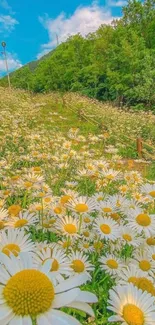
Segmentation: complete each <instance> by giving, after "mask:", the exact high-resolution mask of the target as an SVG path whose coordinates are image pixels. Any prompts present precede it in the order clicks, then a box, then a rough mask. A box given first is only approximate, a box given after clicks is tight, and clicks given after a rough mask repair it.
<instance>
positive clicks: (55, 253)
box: [34, 246, 72, 282]
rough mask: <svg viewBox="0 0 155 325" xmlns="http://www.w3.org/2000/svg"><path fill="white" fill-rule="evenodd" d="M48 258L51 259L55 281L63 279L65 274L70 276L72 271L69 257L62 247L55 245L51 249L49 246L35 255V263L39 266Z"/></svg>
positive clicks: (51, 270)
mask: <svg viewBox="0 0 155 325" xmlns="http://www.w3.org/2000/svg"><path fill="white" fill-rule="evenodd" d="M47 260H51V269H50V272H51V273H52V276H53V281H56V282H57V281H58V282H60V281H62V280H63V275H65V276H69V275H70V274H71V272H72V270H71V268H70V263H69V259H68V257H67V256H66V254H65V253H64V252H63V251H62V249H61V247H58V246H57V247H54V248H53V249H51V248H50V247H47V248H46V249H42V250H41V251H40V252H37V253H36V255H35V256H34V263H35V264H36V265H37V267H38V266H40V265H42V264H44V263H45V262H46V261H47Z"/></svg>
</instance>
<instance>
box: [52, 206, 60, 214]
mask: <svg viewBox="0 0 155 325" xmlns="http://www.w3.org/2000/svg"><path fill="white" fill-rule="evenodd" d="M54 212H55V213H56V214H60V213H61V212H62V208H61V207H55V208H54Z"/></svg>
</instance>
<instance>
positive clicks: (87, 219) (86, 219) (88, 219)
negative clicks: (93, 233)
mask: <svg viewBox="0 0 155 325" xmlns="http://www.w3.org/2000/svg"><path fill="white" fill-rule="evenodd" d="M83 220H84V222H85V223H90V221H91V220H90V218H89V217H85V218H84V219H83Z"/></svg>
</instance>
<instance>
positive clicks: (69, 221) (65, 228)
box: [55, 216, 79, 238]
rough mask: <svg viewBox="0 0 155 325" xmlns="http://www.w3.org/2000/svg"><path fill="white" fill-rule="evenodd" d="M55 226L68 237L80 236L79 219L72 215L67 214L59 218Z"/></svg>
mask: <svg viewBox="0 0 155 325" xmlns="http://www.w3.org/2000/svg"><path fill="white" fill-rule="evenodd" d="M55 228H56V229H57V231H58V232H59V233H62V234H64V235H66V236H67V237H70V238H72V237H75V238H77V237H79V234H78V230H79V221H78V220H77V219H75V218H73V217H71V216H69V217H68V216H65V217H63V218H61V219H58V220H57V222H56V223H55Z"/></svg>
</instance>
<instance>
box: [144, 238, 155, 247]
mask: <svg viewBox="0 0 155 325" xmlns="http://www.w3.org/2000/svg"><path fill="white" fill-rule="evenodd" d="M146 242H147V244H148V245H149V246H154V245H155V238H153V237H150V238H147V240H146Z"/></svg>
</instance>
